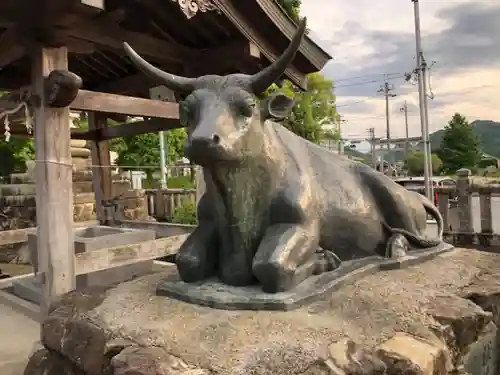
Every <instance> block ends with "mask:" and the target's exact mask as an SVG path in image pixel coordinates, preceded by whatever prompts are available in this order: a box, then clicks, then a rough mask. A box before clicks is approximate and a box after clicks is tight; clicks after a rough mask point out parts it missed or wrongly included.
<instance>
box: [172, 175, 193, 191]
mask: <svg viewBox="0 0 500 375" xmlns="http://www.w3.org/2000/svg"><path fill="white" fill-rule="evenodd" d="M167 186H168V187H169V189H194V188H195V183H194V182H193V181H191V178H190V177H189V176H174V177H170V178H169V179H168V180H167Z"/></svg>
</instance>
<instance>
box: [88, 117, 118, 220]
mask: <svg viewBox="0 0 500 375" xmlns="http://www.w3.org/2000/svg"><path fill="white" fill-rule="evenodd" d="M107 126H108V125H107V122H106V115H105V114H103V113H96V112H90V113H89V130H90V131H96V132H103V133H105V132H106V130H107ZM110 166H111V159H110V154H109V142H108V141H103V140H98V139H96V140H94V141H93V142H92V179H93V185H94V192H95V207H96V215H97V220H99V222H100V223H101V225H109V224H110V221H111V220H112V215H113V213H112V212H109V209H111V207H105V206H104V201H107V200H110V199H111V198H113V196H112V194H113V193H112V190H111V189H112V181H111V168H110Z"/></svg>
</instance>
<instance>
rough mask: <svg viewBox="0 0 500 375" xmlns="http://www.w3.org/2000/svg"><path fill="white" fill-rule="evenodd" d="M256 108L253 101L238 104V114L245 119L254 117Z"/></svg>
mask: <svg viewBox="0 0 500 375" xmlns="http://www.w3.org/2000/svg"><path fill="white" fill-rule="evenodd" d="M254 108H255V102H253V101H242V102H241V103H239V104H238V112H239V113H240V114H241V115H242V116H244V117H252V115H253V110H254Z"/></svg>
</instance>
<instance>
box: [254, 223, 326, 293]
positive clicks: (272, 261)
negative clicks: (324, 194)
mask: <svg viewBox="0 0 500 375" xmlns="http://www.w3.org/2000/svg"><path fill="white" fill-rule="evenodd" d="M329 261H330V259H329V255H328V254H326V253H325V252H323V251H321V250H320V248H319V225H318V224H317V223H308V224H288V223H287V224H275V225H273V226H271V227H269V228H268V229H267V231H266V234H265V235H264V238H263V239H262V241H261V243H260V245H259V248H258V250H257V253H256V254H255V257H254V260H253V263H252V271H253V273H254V275H255V277H256V278H257V279H258V280H259V282H260V284H261V285H262V289H263V291H264V292H267V293H277V292H283V291H286V290H289V289H291V288H293V287H294V286H296V285H297V284H299V283H300V282H302V281H304V280H305V279H306V278H308V277H309V276H311V275H313V274H316V273H321V272H324V271H325V270H331V268H332V267H329V266H328V265H327V264H328V263H329Z"/></svg>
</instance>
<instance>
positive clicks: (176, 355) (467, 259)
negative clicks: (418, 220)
mask: <svg viewBox="0 0 500 375" xmlns="http://www.w3.org/2000/svg"><path fill="white" fill-rule="evenodd" d="M175 274H176V269H175V267H174V266H172V267H171V268H170V269H169V270H167V271H164V272H161V273H158V274H152V275H148V276H145V277H142V278H138V279H136V280H133V281H130V282H127V283H123V284H120V285H118V286H117V287H115V288H112V289H109V290H107V291H103V290H102V289H101V290H94V291H92V290H87V291H85V293H82V292H78V291H77V292H73V293H70V294H68V295H66V296H65V297H64V298H63V299H62V300H61V301H60V302H58V303H57V304H56V305H54V306H53V309H52V310H51V311H52V312H51V313H50V316H49V317H48V318H47V319H46V320H45V321H44V322H43V324H42V342H43V345H44V347H43V348H41V349H38V350H37V351H36V352H35V353H34V354H33V356H32V357H31V360H30V361H29V363H28V366H27V369H26V371H25V373H24V374H25V375H39V374H42V373H44V374H45V373H47V374H59V373H62V372H63V371H65V370H66V369H68V370H67V371H68V372H66V373H67V374H71V375H77V374H79V375H97V374H103V373H106V374H110V375H125V374H134V375H151V374H155V375H167V374H176V375H188V374H189V375H209V374H218V375H245V374H258V375H271V374H272V375H281V374H283V375H285V374H286V375H299V374H302V375H331V374H342V375H344V374H345V375H355V374H356V375H361V374H363V375H375V374H388V375H395V374H414V375H448V374H451V373H457V374H458V373H463V372H460V371H462V370H459V369H461V368H462V367H465V369H466V371H467V372H468V373H469V374H471V375H495V374H498V351H499V347H498V343H499V342H500V341H499V338H500V336H499V334H498V329H497V325H498V324H499V323H500V315H499V314H500V283H499V281H498V280H500V255H498V254H491V253H483V252H478V251H474V250H471V249H455V250H453V251H451V252H449V253H445V254H442V255H439V256H437V257H436V258H434V259H433V260H430V261H428V262H425V263H422V264H419V265H416V266H413V267H410V268H407V269H404V270H403V269H401V270H392V271H381V272H378V273H376V274H373V275H369V276H366V277H364V278H362V279H360V280H358V281H357V282H356V283H354V284H346V285H344V286H343V287H342V288H339V289H337V290H336V291H334V292H331V293H329V294H326V295H324V296H323V298H322V299H321V300H319V301H316V302H314V303H312V304H308V305H305V306H303V307H301V308H299V309H297V310H294V311H288V312H285V311H263V310H260V311H248V310H239V311H228V310H218V309H214V308H210V307H202V306H199V305H195V304H189V303H185V302H181V301H178V300H174V299H171V298H168V297H161V296H157V295H156V293H155V291H156V288H157V285H158V283H159V282H160V281H161V280H163V279H165V278H168V277H170V276H175ZM492 342H494V343H496V344H495V345H491V343H492ZM44 371H47V372H44ZM50 371H52V372H50Z"/></svg>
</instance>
